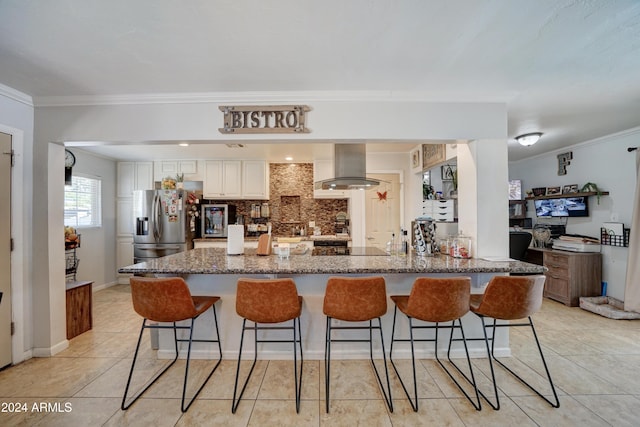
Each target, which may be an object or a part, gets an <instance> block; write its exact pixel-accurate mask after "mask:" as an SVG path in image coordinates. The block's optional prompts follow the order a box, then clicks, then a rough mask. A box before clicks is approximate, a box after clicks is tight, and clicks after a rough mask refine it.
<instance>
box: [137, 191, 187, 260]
mask: <svg viewBox="0 0 640 427" xmlns="http://www.w3.org/2000/svg"><path fill="white" fill-rule="evenodd" d="M185 196H186V192H185V191H184V190H138V191H134V192H133V219H134V224H135V230H134V235H133V261H134V262H135V263H138V262H144V261H146V260H148V259H151V258H159V257H163V256H166V255H171V254H175V253H178V252H184V251H186V250H187V233H186V231H187V220H186V217H187V210H186V207H185V202H186V198H185Z"/></svg>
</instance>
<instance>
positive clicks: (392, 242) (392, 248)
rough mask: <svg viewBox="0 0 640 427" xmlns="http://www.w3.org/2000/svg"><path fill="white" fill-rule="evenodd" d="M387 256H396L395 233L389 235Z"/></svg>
mask: <svg viewBox="0 0 640 427" xmlns="http://www.w3.org/2000/svg"><path fill="white" fill-rule="evenodd" d="M389 254H390V255H395V254H396V233H391V240H390V241H389Z"/></svg>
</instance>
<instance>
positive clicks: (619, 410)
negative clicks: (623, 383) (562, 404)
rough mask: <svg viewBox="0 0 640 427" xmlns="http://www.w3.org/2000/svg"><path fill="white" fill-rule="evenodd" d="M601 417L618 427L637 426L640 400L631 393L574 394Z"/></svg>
mask: <svg viewBox="0 0 640 427" xmlns="http://www.w3.org/2000/svg"><path fill="white" fill-rule="evenodd" d="M573 397H574V399H576V400H577V401H578V402H580V403H581V404H582V405H584V406H586V407H587V408H589V409H590V410H591V411H593V412H595V413H596V414H597V415H598V416H599V417H600V418H602V419H604V420H605V421H607V422H608V423H610V424H611V425H614V426H617V427H623V426H629V427H635V426H637V425H638V420H640V400H638V398H637V397H635V396H629V395H617V396H616V395H607V396H602V395H599V396H595V395H594V396H573Z"/></svg>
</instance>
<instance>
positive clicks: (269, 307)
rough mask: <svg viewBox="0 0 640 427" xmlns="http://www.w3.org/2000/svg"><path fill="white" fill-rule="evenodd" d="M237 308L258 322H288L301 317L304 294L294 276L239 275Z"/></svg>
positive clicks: (246, 316) (239, 313)
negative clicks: (258, 276) (244, 276)
mask: <svg viewBox="0 0 640 427" xmlns="http://www.w3.org/2000/svg"><path fill="white" fill-rule="evenodd" d="M274 295H277V298H275V299H274ZM236 312H237V313H238V315H239V316H240V317H243V318H245V319H247V320H250V321H252V322H255V323H281V322H286V321H287V320H292V319H295V318H297V317H300V314H301V313H302V297H301V296H299V295H298V292H297V289H296V284H295V282H294V281H293V279H278V280H274V279H239V280H238V291H237V294H236Z"/></svg>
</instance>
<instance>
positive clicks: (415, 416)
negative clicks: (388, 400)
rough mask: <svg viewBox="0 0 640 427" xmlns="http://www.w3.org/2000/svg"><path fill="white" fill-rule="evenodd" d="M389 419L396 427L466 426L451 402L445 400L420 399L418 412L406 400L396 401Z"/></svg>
mask: <svg viewBox="0 0 640 427" xmlns="http://www.w3.org/2000/svg"><path fill="white" fill-rule="evenodd" d="M389 417H390V418H391V423H392V424H393V426H394V427H414V426H451V427H458V426H459V427H463V426H464V423H463V422H462V420H461V419H460V417H459V416H458V414H456V411H455V410H454V409H453V407H452V406H451V403H450V402H449V400H448V399H445V398H440V399H419V400H418V412H414V411H413V408H411V405H409V402H408V401H407V400H406V399H405V400H400V399H397V400H396V399H394V401H393V413H391V414H389Z"/></svg>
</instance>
